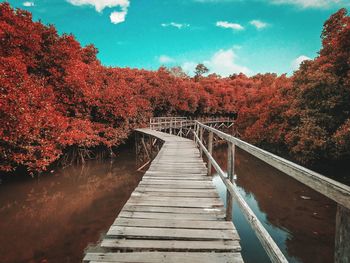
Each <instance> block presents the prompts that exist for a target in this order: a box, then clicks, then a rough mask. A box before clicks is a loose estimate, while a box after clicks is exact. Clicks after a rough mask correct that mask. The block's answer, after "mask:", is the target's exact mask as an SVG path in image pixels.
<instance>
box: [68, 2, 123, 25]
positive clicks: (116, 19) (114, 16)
mask: <svg viewBox="0 0 350 263" xmlns="http://www.w3.org/2000/svg"><path fill="white" fill-rule="evenodd" d="M67 1H68V2H69V3H71V4H72V5H76V6H82V5H90V6H93V7H95V9H96V11H97V12H99V13H100V12H102V11H103V9H105V8H113V7H118V8H119V9H120V10H118V11H113V12H112V13H111V14H110V16H109V18H110V19H111V22H112V23H113V24H119V23H122V22H124V21H125V17H126V15H127V13H128V7H129V5H130V0H67Z"/></svg>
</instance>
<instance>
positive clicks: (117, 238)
mask: <svg viewBox="0 0 350 263" xmlns="http://www.w3.org/2000/svg"><path fill="white" fill-rule="evenodd" d="M220 123H221V124H220ZM217 126H218V128H220V127H226V128H230V127H233V121H232V120H231V119H224V120H219V119H203V120H201V122H200V121H198V120H191V119H187V118H186V117H155V118H152V119H151V120H150V128H151V129H137V130H136V132H137V133H136V138H139V134H141V135H142V138H141V142H142V146H143V148H142V146H141V148H142V149H144V151H145V153H146V155H147V160H148V161H147V162H146V164H147V163H149V162H150V160H151V159H152V153H153V152H152V149H153V148H154V147H155V146H157V149H159V148H158V145H155V144H156V142H157V141H158V140H160V141H162V142H163V146H162V148H161V149H160V150H159V152H158V154H157V156H156V157H155V159H154V160H153V161H152V163H151V165H150V168H149V170H148V171H147V172H146V173H145V175H144V176H143V179H142V181H141V182H140V184H139V186H138V187H137V188H136V189H135V191H134V192H133V193H132V195H131V197H130V199H129V200H128V202H127V203H126V204H125V206H124V208H123V209H122V211H121V212H120V214H119V215H118V217H117V219H116V220H115V222H114V224H113V225H112V227H111V228H110V229H109V231H108V233H107V235H106V237H105V238H104V239H103V240H102V243H101V247H100V248H101V249H103V252H101V253H87V254H86V255H85V258H84V261H85V262H92V263H97V262H100V263H101V262H129V263H131V262H137V263H141V262H143V263H150V262H155V263H157V262H163V263H165V262H179V263H180V262H181V263H182V262H184V263H186V262H189V263H196V262H198V263H199V262H200V263H202V262H203V263H206V262H208V263H209V262H213V263H216V262H225V263H234V262H243V259H242V257H241V253H240V252H241V247H240V244H239V237H238V234H237V231H236V229H235V227H234V226H233V224H232V204H233V202H235V203H236V204H237V205H238V207H239V209H240V211H241V212H242V214H243V215H244V217H245V218H246V220H247V222H248V223H249V224H250V226H251V228H252V229H253V231H254V232H255V234H256V236H257V238H258V239H259V241H260V243H261V245H262V247H263V248H264V250H265V252H266V253H267V255H268V257H269V258H270V260H271V262H273V263H275V262H276V263H277V262H278V263H287V262H288V260H287V258H286V257H285V255H284V254H283V253H282V251H281V250H280V248H279V247H278V245H277V244H276V243H275V241H274V240H273V238H272V237H271V236H270V234H269V233H268V231H267V230H266V229H265V228H264V226H263V224H262V223H261V222H260V220H259V219H258V218H257V216H256V215H255V214H254V212H253V211H252V209H251V208H250V207H249V205H248V204H247V203H246V201H245V200H244V198H243V197H242V196H241V194H240V193H239V191H238V190H237V187H236V185H235V181H234V177H235V148H236V147H238V148H239V149H240V150H243V151H245V152H247V153H249V154H251V155H252V156H255V157H256V158H258V159H260V160H261V161H263V162H265V163H267V164H268V165H270V166H272V167H274V168H276V169H277V170H279V171H281V172H283V173H284V174H285V175H286V176H289V177H291V178H293V179H295V180H297V181H299V182H300V183H302V184H304V185H305V186H307V187H310V188H311V189H313V190H315V191H316V192H319V193H320V194H322V195H324V196H326V197H327V198H329V199H331V200H333V201H334V202H335V203H336V204H337V213H336V220H335V221H336V222H335V246H334V251H335V253H334V262H335V263H350V187H349V186H347V185H344V184H341V183H339V182H337V181H334V180H332V179H330V178H327V177H325V176H323V175H321V174H318V173H316V172H314V171H311V170H309V169H307V168H305V167H302V166H300V165H298V164H295V163H293V162H290V161H288V160H286V159H283V158H281V157H279V156H277V155H274V154H272V153H270V152H267V151H265V150H263V149H260V148H258V147H256V146H254V145H251V144H249V143H247V142H244V141H242V140H240V139H239V138H237V137H234V136H232V135H229V134H227V133H224V132H222V131H220V130H218V129H215V128H216V127H217ZM162 131H168V132H169V133H170V134H167V133H164V132H162ZM172 134H176V135H172ZM188 135H190V136H192V135H193V141H192V140H189V139H185V138H182V137H181V136H188ZM146 137H148V138H149V139H148V140H147V141H148V142H149V145H148V146H147V143H146V142H145V138H146ZM218 139H219V140H221V141H222V142H225V143H227V173H226V172H224V171H223V170H222V168H221V167H220V165H219V164H218V162H217V161H216V160H215V159H214V157H213V156H212V151H213V144H214V141H215V140H218ZM136 145H138V144H136ZM147 148H149V152H148V150H147ZM138 150H139V147H138V146H137V147H136V152H139V151H138ZM203 155H205V156H206V157H207V160H208V168H207V167H206V166H205V164H204V162H203V160H202V156H203ZM221 161H222V160H221ZM144 166H145V164H144V165H143V166H142V167H144ZM140 169H141V168H140ZM212 169H214V170H215V171H216V173H217V175H218V176H219V177H220V179H221V181H222V182H223V183H224V185H225V187H226V190H227V192H226V204H227V205H226V209H224V206H223V203H222V201H221V200H220V199H219V196H218V194H217V192H216V189H215V187H214V186H213V184H212V181H211V177H209V176H207V175H209V174H211V171H212Z"/></svg>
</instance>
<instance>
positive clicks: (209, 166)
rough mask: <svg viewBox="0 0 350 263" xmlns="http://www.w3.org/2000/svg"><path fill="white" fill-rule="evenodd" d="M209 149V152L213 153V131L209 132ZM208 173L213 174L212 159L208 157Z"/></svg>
mask: <svg viewBox="0 0 350 263" xmlns="http://www.w3.org/2000/svg"><path fill="white" fill-rule="evenodd" d="M208 151H209V154H210V155H211V156H212V155H213V132H212V131H210V132H209V138H208ZM208 175H211V160H210V159H209V158H208Z"/></svg>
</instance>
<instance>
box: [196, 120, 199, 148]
mask: <svg viewBox="0 0 350 263" xmlns="http://www.w3.org/2000/svg"><path fill="white" fill-rule="evenodd" d="M196 125H197V127H196V128H195V133H196V135H197V136H198V137H199V124H198V123H196ZM196 145H197V146H198V140H196Z"/></svg>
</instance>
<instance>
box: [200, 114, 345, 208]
mask: <svg viewBox="0 0 350 263" xmlns="http://www.w3.org/2000/svg"><path fill="white" fill-rule="evenodd" d="M196 124H198V125H199V126H200V127H203V128H204V129H205V130H207V131H211V132H213V133H214V134H215V135H217V136H218V137H220V138H221V139H223V140H225V141H227V142H231V143H233V144H234V145H236V146H238V147H239V148H241V149H242V150H244V151H246V152H248V153H250V154H252V155H253V156H255V157H257V158H258V159H260V160H262V161H264V162H266V163H267V164H269V165H271V166H273V167H275V168H276V169H278V170H280V171H282V172H283V173H285V174H287V175H289V176H291V177H293V178H294V179H296V180H298V181H299V182H301V183H303V184H305V185H306V186H308V187H310V188H312V189H314V190H315V191H317V192H319V193H321V194H323V195H324V196H326V197H328V198H330V199H332V200H334V201H335V202H337V203H338V204H341V205H342V206H344V207H346V208H348V209H350V187H349V186H347V185H344V184H342V183H339V182H337V181H335V180H332V179H330V178H327V177H325V176H323V175H321V174H319V173H316V172H314V171H311V170H310V169H307V168H305V167H303V166H300V165H298V164H296V163H293V162H291V161H288V160H286V159H284V158H282V157H279V156H277V155H275V154H272V153H270V152H268V151H265V150H263V149H260V148H258V147H256V146H254V145H251V144H249V143H247V142H244V141H242V140H240V139H238V138H236V137H233V136H231V135H229V134H226V133H224V132H222V131H219V130H217V129H214V128H212V127H209V126H207V125H205V124H202V123H200V122H198V121H196Z"/></svg>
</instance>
